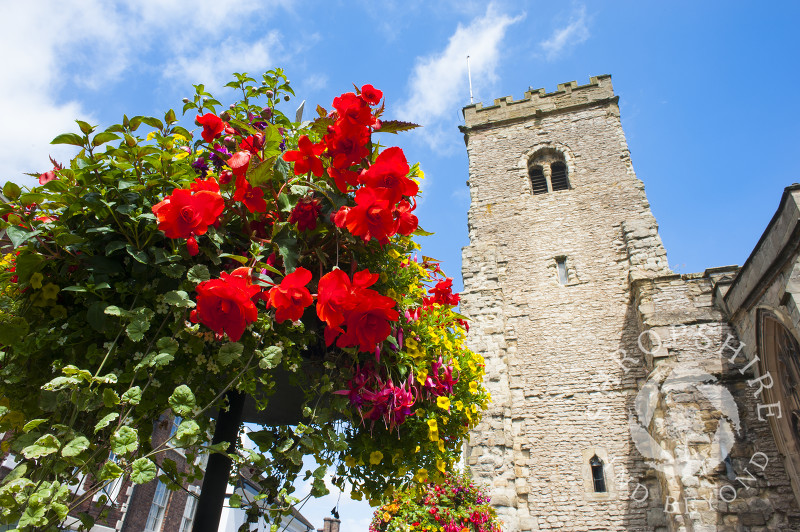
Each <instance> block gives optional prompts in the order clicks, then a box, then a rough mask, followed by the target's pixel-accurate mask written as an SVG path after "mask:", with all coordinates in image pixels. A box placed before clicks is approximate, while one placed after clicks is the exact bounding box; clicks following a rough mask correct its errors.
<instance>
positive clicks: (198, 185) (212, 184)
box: [189, 176, 219, 193]
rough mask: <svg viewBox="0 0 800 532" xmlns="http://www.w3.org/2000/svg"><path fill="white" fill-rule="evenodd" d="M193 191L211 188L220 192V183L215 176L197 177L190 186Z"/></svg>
mask: <svg viewBox="0 0 800 532" xmlns="http://www.w3.org/2000/svg"><path fill="white" fill-rule="evenodd" d="M189 188H190V190H191V191H192V192H200V191H201V190H210V191H211V192H217V193H218V192H219V183H217V180H216V179H214V177H213V176H212V177H209V178H208V179H201V178H199V177H198V178H197V179H195V180H194V183H192V185H191V186H190V187H189Z"/></svg>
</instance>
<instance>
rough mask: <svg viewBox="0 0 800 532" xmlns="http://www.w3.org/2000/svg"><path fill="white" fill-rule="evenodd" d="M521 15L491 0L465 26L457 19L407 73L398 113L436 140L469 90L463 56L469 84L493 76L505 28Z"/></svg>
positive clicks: (479, 84)
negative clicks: (437, 46) (443, 42)
mask: <svg viewBox="0 0 800 532" xmlns="http://www.w3.org/2000/svg"><path fill="white" fill-rule="evenodd" d="M523 18H524V15H518V16H516V17H511V16H509V15H506V14H503V13H500V12H498V11H497V9H496V8H495V6H494V5H493V4H490V5H489V6H488V7H487V8H486V12H485V13H484V14H483V15H481V16H479V17H476V18H475V19H473V20H472V21H471V22H470V23H469V25H468V26H462V25H461V24H459V25H458V27H457V28H456V31H455V33H453V35H452V36H451V37H450V40H449V41H448V43H447V46H446V47H445V49H444V50H442V51H441V52H436V53H433V54H431V55H429V56H427V57H422V58H418V60H417V64H416V66H415V67H414V71H413V72H412V74H411V77H410V79H409V86H410V92H411V94H410V96H409V98H408V100H407V101H405V102H404V103H403V104H401V106H400V109H399V112H398V115H399V117H400V118H402V119H404V120H409V121H412V122H416V123H419V124H422V125H424V126H425V127H426V130H427V131H425V132H424V133H423V135H425V136H426V137H427V139H428V140H429V141H433V142H437V141H438V135H437V133H438V132H439V131H440V130H441V122H442V121H445V120H447V119H448V118H450V120H447V122H448V123H449V122H451V121H452V122H454V121H455V120H456V116H457V115H456V112H457V109H458V107H459V106H460V105H461V104H463V103H464V102H466V99H467V96H468V94H469V92H468V90H469V89H468V82H467V56H468V55H469V57H470V68H471V72H472V80H473V86H476V87H478V88H481V87H485V86H486V85H488V84H490V83H491V82H493V81H494V80H495V79H496V73H495V70H496V67H497V65H498V63H499V60H500V52H501V49H500V44H501V42H502V40H503V37H504V36H505V34H506V30H507V29H508V27H509V26H510V25H511V24H514V23H515V22H518V21H520V20H522V19H523ZM459 96H461V97H460V98H459ZM437 126H439V127H437Z"/></svg>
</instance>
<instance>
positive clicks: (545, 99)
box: [463, 74, 617, 129]
mask: <svg viewBox="0 0 800 532" xmlns="http://www.w3.org/2000/svg"><path fill="white" fill-rule="evenodd" d="M616 100H617V98H616V97H615V96H614V88H613V86H612V85H611V76H610V75H608V74H604V75H602V76H592V77H591V78H590V81H589V83H588V84H586V85H578V82H576V81H570V82H568V83H560V84H559V85H558V90H556V91H555V92H546V91H545V89H536V90H528V91H526V92H525V97H524V98H522V99H521V100H514V99H513V97H512V96H504V97H502V98H496V99H495V100H494V104H492V105H489V106H486V107H484V106H483V104H482V103H474V104H470V105H468V106H466V107H464V109H463V113H464V120H465V124H466V129H471V128H474V127H481V126H486V125H495V124H503V123H507V122H509V121H513V120H518V119H523V118H528V117H531V116H542V115H545V114H549V113H553V112H556V111H561V110H564V109H570V108H575V107H579V106H586V105H592V104H595V103H600V102H606V101H613V102H614V103H616Z"/></svg>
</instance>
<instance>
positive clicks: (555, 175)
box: [550, 162, 569, 190]
mask: <svg viewBox="0 0 800 532" xmlns="http://www.w3.org/2000/svg"><path fill="white" fill-rule="evenodd" d="M550 183H551V184H552V185H553V190H567V189H568V188H569V180H568V179H567V165H566V164H564V163H562V162H555V163H553V164H552V165H550Z"/></svg>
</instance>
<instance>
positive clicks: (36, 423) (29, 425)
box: [22, 419, 47, 432]
mask: <svg viewBox="0 0 800 532" xmlns="http://www.w3.org/2000/svg"><path fill="white" fill-rule="evenodd" d="M45 421H47V420H46V419H33V420H31V421H28V422H27V423H25V426H24V427H22V432H30V431H32V430H33V429H35V428H36V427H38V426H39V425H41V424H42V423H44V422H45Z"/></svg>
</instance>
